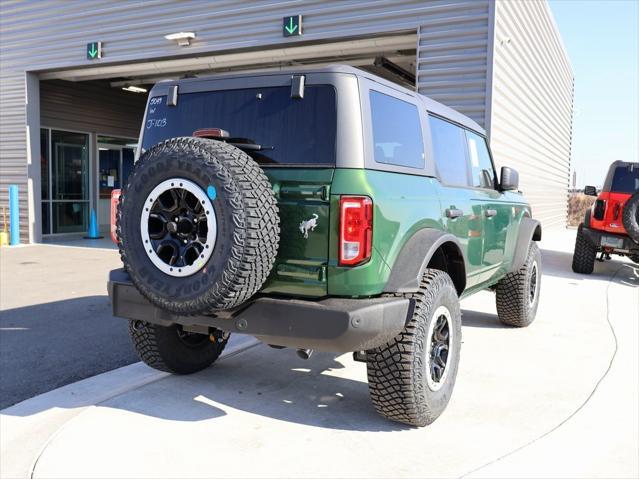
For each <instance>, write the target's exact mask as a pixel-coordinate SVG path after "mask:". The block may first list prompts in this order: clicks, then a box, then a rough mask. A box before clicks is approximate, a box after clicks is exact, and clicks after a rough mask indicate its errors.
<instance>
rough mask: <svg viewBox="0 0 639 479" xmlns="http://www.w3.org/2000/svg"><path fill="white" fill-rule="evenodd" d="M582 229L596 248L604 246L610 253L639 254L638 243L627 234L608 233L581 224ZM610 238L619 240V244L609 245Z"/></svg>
mask: <svg viewBox="0 0 639 479" xmlns="http://www.w3.org/2000/svg"><path fill="white" fill-rule="evenodd" d="M582 231H583V233H584V235H585V236H586V238H588V239H589V240H590V241H591V242H592V244H594V245H595V246H596V247H597V248H600V249H603V248H605V249H606V251H609V252H612V253H627V254H639V244H637V243H635V242H634V241H633V240H632V239H631V238H630V237H629V236H628V235H619V234H614V233H608V232H607V231H601V230H596V229H592V228H588V227H587V226H586V225H584V226H583V229H582ZM611 240H612V241H617V242H619V246H609V243H610V241H611Z"/></svg>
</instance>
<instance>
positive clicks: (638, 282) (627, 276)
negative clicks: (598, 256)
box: [541, 249, 639, 287]
mask: <svg viewBox="0 0 639 479" xmlns="http://www.w3.org/2000/svg"><path fill="white" fill-rule="evenodd" d="M541 259H542V264H543V274H544V275H549V276H556V277H559V278H564V279H569V280H575V281H588V280H599V281H601V280H604V281H605V280H610V279H611V280H612V281H614V282H615V283H619V284H624V285H626V286H634V287H637V286H639V276H638V275H639V265H637V264H635V263H633V262H632V261H630V260H628V259H626V258H615V257H614V256H613V259H610V260H605V261H595V269H594V271H593V272H592V273H591V274H579V273H575V272H574V271H573V270H572V253H569V252H566V251H556V250H549V249H542V250H541Z"/></svg>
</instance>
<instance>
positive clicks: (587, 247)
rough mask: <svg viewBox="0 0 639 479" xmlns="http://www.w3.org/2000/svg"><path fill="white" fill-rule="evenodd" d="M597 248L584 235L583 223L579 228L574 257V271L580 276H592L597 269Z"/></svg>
mask: <svg viewBox="0 0 639 479" xmlns="http://www.w3.org/2000/svg"><path fill="white" fill-rule="evenodd" d="M596 258H597V248H596V246H595V245H594V244H592V242H591V241H590V239H588V238H586V235H584V233H583V223H582V224H580V225H579V227H578V228H577V237H576V238H575V251H574V252H573V255H572V270H573V271H574V272H575V273H579V274H591V273H592V272H593V271H594V269H595V259H596Z"/></svg>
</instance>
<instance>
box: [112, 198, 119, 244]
mask: <svg viewBox="0 0 639 479" xmlns="http://www.w3.org/2000/svg"><path fill="white" fill-rule="evenodd" d="M120 192H121V190H112V191H111V241H113V242H114V243H117V242H118V238H117V237H116V236H115V223H116V219H117V214H118V203H119V202H120Z"/></svg>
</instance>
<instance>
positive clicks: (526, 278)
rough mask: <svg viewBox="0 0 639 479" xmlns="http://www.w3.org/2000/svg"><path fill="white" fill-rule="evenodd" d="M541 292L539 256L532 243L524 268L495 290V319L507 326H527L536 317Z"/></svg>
mask: <svg viewBox="0 0 639 479" xmlns="http://www.w3.org/2000/svg"><path fill="white" fill-rule="evenodd" d="M540 289H541V253H540V251H539V247H538V246H537V243H535V242H534V241H533V242H531V243H530V246H529V247H528V256H527V257H526V261H525V262H524V264H523V266H522V267H521V268H519V270H517V271H515V272H514V273H508V274H507V275H506V276H504V277H503V278H502V279H501V280H500V281H499V282H498V283H497V288H496V290H495V291H496V301H497V316H498V317H499V320H500V321H501V322H502V323H503V324H506V325H508V326H516V327H519V328H522V327H525V326H529V325H530V324H531V323H532V322H533V321H534V320H535V315H536V314H537V307H538V306H539V292H540Z"/></svg>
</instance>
